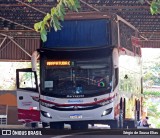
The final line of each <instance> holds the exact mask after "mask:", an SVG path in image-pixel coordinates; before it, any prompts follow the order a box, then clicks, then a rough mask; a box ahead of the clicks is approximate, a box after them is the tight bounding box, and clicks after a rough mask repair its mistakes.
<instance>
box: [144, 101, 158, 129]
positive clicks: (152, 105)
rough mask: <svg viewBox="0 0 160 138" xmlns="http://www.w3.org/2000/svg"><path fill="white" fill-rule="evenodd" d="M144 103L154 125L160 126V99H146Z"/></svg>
mask: <svg viewBox="0 0 160 138" xmlns="http://www.w3.org/2000/svg"><path fill="white" fill-rule="evenodd" d="M143 105H144V106H145V107H147V116H149V123H151V124H152V127H155V128H160V99H157V98H149V99H145V100H144V103H143Z"/></svg>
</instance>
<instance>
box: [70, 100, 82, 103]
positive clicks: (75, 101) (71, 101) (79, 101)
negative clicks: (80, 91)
mask: <svg viewBox="0 0 160 138" xmlns="http://www.w3.org/2000/svg"><path fill="white" fill-rule="evenodd" d="M68 103H83V100H68Z"/></svg>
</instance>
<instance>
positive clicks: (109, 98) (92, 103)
mask: <svg viewBox="0 0 160 138" xmlns="http://www.w3.org/2000/svg"><path fill="white" fill-rule="evenodd" d="M114 97H115V95H114V96H112V97H108V98H105V99H102V100H99V101H95V102H91V103H84V104H59V103H55V102H51V101H47V100H44V99H40V101H42V102H45V103H49V104H54V105H56V106H89V105H95V104H98V103H101V102H104V101H106V100H111V99H113V98H114Z"/></svg>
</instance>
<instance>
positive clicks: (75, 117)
mask: <svg viewBox="0 0 160 138" xmlns="http://www.w3.org/2000/svg"><path fill="white" fill-rule="evenodd" d="M69 117H70V118H71V119H81V118H82V115H79V114H74V115H70V116H69Z"/></svg>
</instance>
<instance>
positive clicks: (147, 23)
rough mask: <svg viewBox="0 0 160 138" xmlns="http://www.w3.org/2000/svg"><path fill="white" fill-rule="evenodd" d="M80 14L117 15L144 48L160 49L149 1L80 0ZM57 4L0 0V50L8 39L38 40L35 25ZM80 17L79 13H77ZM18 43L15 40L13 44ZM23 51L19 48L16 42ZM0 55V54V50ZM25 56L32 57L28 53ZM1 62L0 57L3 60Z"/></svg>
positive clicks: (158, 24) (159, 18)
mask: <svg viewBox="0 0 160 138" xmlns="http://www.w3.org/2000/svg"><path fill="white" fill-rule="evenodd" d="M79 1H80V4H81V9H80V10H79V12H80V13H81V12H82V13H86V12H87V13H89V12H94V13H95V16H96V14H99V13H100V12H103V13H105V14H106V15H107V14H108V15H109V14H113V13H114V14H117V15H119V16H120V17H122V18H123V19H124V20H126V21H128V22H129V23H130V24H132V25H133V26H134V27H136V28H137V29H138V31H139V33H140V36H141V38H140V39H141V42H142V47H156V48H160V15H159V14H157V15H151V13H150V5H149V3H150V2H151V1H152V0H146V2H145V3H143V4H142V3H140V0H79ZM56 4H57V0H32V2H28V0H0V38H2V39H1V40H0V48H1V47H2V45H3V44H4V43H5V45H6V44H7V42H5V41H6V40H7V39H8V38H14V39H18V38H27V39H29V38H30V39H33V38H36V39H37V40H39V33H37V32H35V31H34V29H33V26H34V23H36V22H39V21H41V20H42V19H43V18H44V16H45V15H46V13H48V12H50V9H51V8H52V7H53V6H55V5H56ZM77 14H79V13H77ZM13 41H15V40H13ZM13 41H12V43H14V44H15V45H16V46H18V47H19V48H20V49H21V50H22V51H25V49H23V47H20V45H19V44H17V43H16V41H15V42H13ZM27 44H28V42H27ZM0 52H1V50H0ZM26 54H28V55H30V54H29V53H27V52H26ZM0 58H1V57H0Z"/></svg>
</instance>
